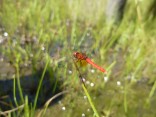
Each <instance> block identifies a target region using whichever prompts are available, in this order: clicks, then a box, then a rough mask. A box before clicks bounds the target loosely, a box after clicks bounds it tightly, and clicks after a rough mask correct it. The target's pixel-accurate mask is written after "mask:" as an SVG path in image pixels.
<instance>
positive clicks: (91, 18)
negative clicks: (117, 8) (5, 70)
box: [0, 0, 156, 117]
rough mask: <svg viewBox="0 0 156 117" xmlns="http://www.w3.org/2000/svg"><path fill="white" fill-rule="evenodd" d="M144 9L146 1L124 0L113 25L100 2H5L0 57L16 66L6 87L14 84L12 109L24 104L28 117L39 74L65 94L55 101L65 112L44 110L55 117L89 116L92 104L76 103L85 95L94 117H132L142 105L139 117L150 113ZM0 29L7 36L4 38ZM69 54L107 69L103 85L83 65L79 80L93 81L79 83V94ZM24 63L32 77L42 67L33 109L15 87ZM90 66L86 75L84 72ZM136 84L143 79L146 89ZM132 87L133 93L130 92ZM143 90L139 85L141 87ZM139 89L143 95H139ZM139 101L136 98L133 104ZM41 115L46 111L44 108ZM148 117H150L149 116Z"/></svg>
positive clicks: (151, 62) (151, 37)
mask: <svg viewBox="0 0 156 117" xmlns="http://www.w3.org/2000/svg"><path fill="white" fill-rule="evenodd" d="M150 4H151V2H147V1H138V0H134V1H128V3H127V6H126V10H125V16H124V18H123V20H122V22H121V23H120V24H116V25H114V24H112V23H109V22H107V21H106V17H105V16H104V10H105V7H106V1H103V0H99V1H96V0H92V1H83V0H78V1H72V0H65V1H54V0H47V1H44V2H43V1H38V0H35V1H29V2H25V1H22V0H21V1H18V2H15V1H9V0H5V1H4V2H3V4H2V8H1V9H0V10H1V11H0V26H1V27H0V28H1V29H2V30H1V32H0V36H1V35H2V38H6V39H5V42H4V44H3V45H0V54H1V53H2V54H3V55H4V56H5V58H7V61H8V62H9V63H10V64H11V65H13V66H14V67H15V69H16V70H15V71H16V72H15V73H14V77H15V78H17V82H16V80H14V83H17V84H18V87H15V84H14V90H13V94H14V101H15V102H16V106H19V105H20V104H25V107H24V116H26V117H28V116H33V114H35V111H36V104H37V101H38V95H39V93H42V92H40V88H41V84H42V79H43V78H44V74H45V72H46V70H48V71H50V70H52V72H54V75H55V77H56V78H57V80H58V81H59V80H60V81H63V84H62V86H60V87H63V88H64V89H67V90H71V92H70V93H68V94H67V95H66V96H65V97H64V99H62V102H63V103H64V105H65V106H66V108H67V110H66V111H65V113H63V112H62V111H59V112H58V113H57V114H56V113H55V106H54V107H52V108H53V110H50V112H54V113H55V114H56V116H61V114H62V113H63V114H64V115H66V116H82V114H84V113H86V116H87V115H88V116H93V113H95V112H92V111H91V110H89V109H90V108H91V107H93V108H94V106H92V104H91V103H90V104H89V103H88V102H87V101H85V100H84V99H83V96H84V95H87V94H89V95H91V96H89V97H91V98H92V99H93V101H91V102H93V103H95V107H96V109H95V110H97V111H98V112H97V113H99V115H100V116H107V117H108V116H114V117H119V116H120V117H121V116H137V115H138V112H137V109H138V108H141V106H144V105H145V104H146V103H148V105H149V108H147V109H145V108H146V106H145V107H143V108H142V110H141V112H142V111H144V113H146V114H147V115H150V113H149V110H150V106H151V107H154V106H153V105H152V104H151V102H152V101H153V100H156V99H155V98H154V92H155V89H156V88H155V87H156V86H155V84H156V83H155V75H154V74H155V67H156V62H155V57H156V54H155V52H156V49H155V44H156V41H155V34H156V31H155V28H156V23H155V22H154V21H153V20H152V19H151V18H150V17H151V16H149V18H147V17H148V15H147V10H148V9H145V8H148V7H149V6H150ZM5 32H7V33H8V36H4V33H5ZM73 51H80V52H86V54H87V55H88V56H89V57H90V58H93V59H94V61H96V62H97V63H99V64H101V66H104V67H105V68H106V69H107V70H108V80H107V81H105V80H104V78H103V77H104V75H103V74H102V73H100V72H98V71H96V70H94V69H93V68H92V67H91V66H87V67H86V68H84V69H83V68H82V72H83V77H85V78H86V79H87V81H88V82H94V84H95V86H94V87H91V86H90V84H89V83H88V84H87V82H86V85H87V88H86V90H84V91H85V92H83V89H84V88H83V86H82V87H81V82H80V81H79V79H78V77H77V73H76V69H75V67H74V63H73V61H72V53H73ZM40 64H41V65H40ZM25 65H28V66H31V69H30V70H31V71H32V73H35V72H36V71H37V70H38V69H39V66H41V67H42V68H45V69H44V70H43V73H42V76H40V77H41V82H40V85H39V88H38V90H37V93H36V98H35V103H34V105H32V104H28V103H29V100H28V98H27V96H26V97H24V96H23V94H22V89H21V88H20V79H19V78H20V76H22V75H24V73H25V71H22V67H23V66H25ZM47 66H50V68H52V69H49V68H47ZM92 69H93V71H94V72H90V71H91V70H92ZM144 80H147V82H146V84H144ZM148 80H149V81H148ZM117 82H118V83H119V84H120V83H121V84H120V85H119V84H117ZM140 82H142V88H141V89H140V85H139V83H140ZM55 85H58V84H57V83H56V84H55ZM54 87H55V88H56V86H54ZM135 87H136V88H137V89H139V90H140V91H139V90H135ZM143 87H146V90H144V88H143ZM16 88H18V89H19V92H20V97H21V103H20V104H19V102H17V100H16V90H15V89H16ZM55 88H54V89H53V92H55ZM63 88H62V89H63ZM86 91H87V93H86ZM141 91H142V92H143V93H140V92H141ZM137 93H138V94H140V95H137ZM145 94H147V95H145ZM141 96H144V97H142V100H141V101H139V102H138V100H139V99H140V97H141ZM94 98H95V99H94ZM147 100H148V101H147ZM150 101H151V102H150ZM141 102H142V103H141ZM137 103H139V104H140V105H137ZM79 104H81V105H79ZM82 104H84V105H82ZM48 105H49V104H48ZM60 108H61V107H60ZM56 110H58V108H57V109H56ZM87 110H89V111H87ZM45 111H47V112H48V108H47V107H46V109H45V110H44V112H45ZM19 112H21V111H19ZM50 112H49V113H50ZM83 112H84V113H83ZM28 113H29V114H28ZM59 114H60V115H59ZM47 115H48V113H47ZM97 115H98V114H97ZM151 115H154V112H153V113H151ZM14 116H16V113H14Z"/></svg>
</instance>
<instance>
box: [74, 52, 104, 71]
mask: <svg viewBox="0 0 156 117" xmlns="http://www.w3.org/2000/svg"><path fill="white" fill-rule="evenodd" d="M73 55H74V57H75V58H76V59H77V60H78V61H82V60H84V61H86V62H87V63H89V64H91V65H92V66H93V67H95V68H97V69H98V70H100V71H102V72H105V73H106V70H105V69H103V68H102V67H100V66H98V65H97V64H95V63H94V62H93V61H92V60H91V59H90V58H88V57H87V56H86V54H84V53H80V52H74V54H73Z"/></svg>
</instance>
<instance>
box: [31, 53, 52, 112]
mask: <svg viewBox="0 0 156 117" xmlns="http://www.w3.org/2000/svg"><path fill="white" fill-rule="evenodd" d="M46 58H47V59H46V60H47V61H46V65H45V67H44V70H43V73H42V76H41V79H40V82H39V86H38V88H37V92H36V97H35V101H34V106H33V112H34V111H35V108H36V104H37V100H38V96H39V92H40V89H41V85H42V82H43V78H44V75H45V72H46V70H47V67H48V64H49V62H50V58H49V57H48V56H46ZM32 115H34V113H33V114H32Z"/></svg>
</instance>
